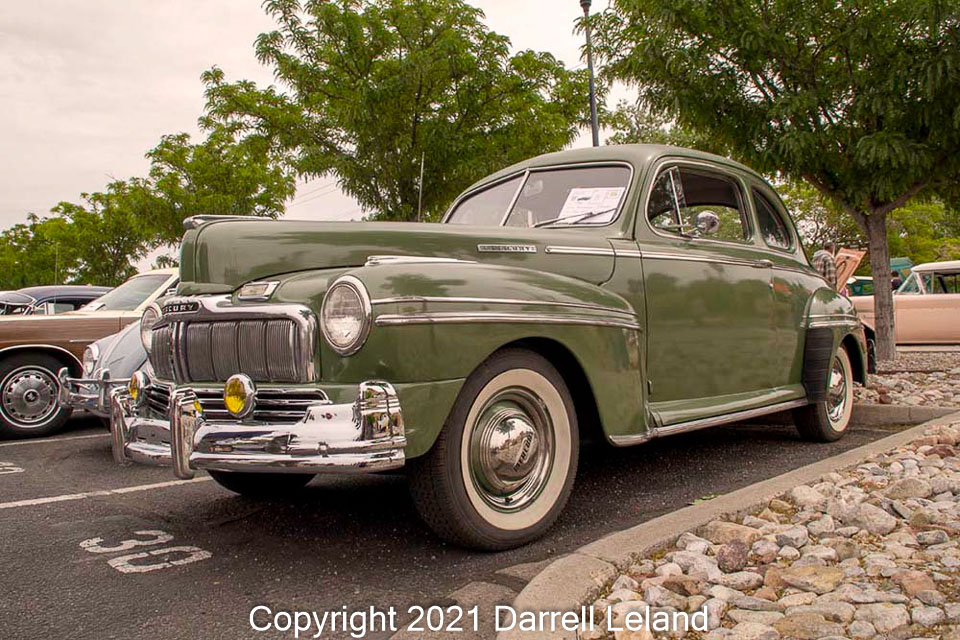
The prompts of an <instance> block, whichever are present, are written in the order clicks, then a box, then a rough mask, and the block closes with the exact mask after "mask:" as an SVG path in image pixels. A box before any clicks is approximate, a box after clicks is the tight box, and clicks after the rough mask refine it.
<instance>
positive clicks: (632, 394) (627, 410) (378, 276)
mask: <svg viewBox="0 0 960 640" xmlns="http://www.w3.org/2000/svg"><path fill="white" fill-rule="evenodd" d="M342 273H349V274H350V275H352V276H354V277H356V278H358V279H359V280H360V281H361V282H363V283H364V285H365V286H366V288H367V290H368V292H369V295H370V298H371V303H372V304H371V306H372V309H373V327H372V329H371V331H370V335H369V337H368V338H367V341H366V343H365V344H364V345H363V347H362V348H361V349H360V350H359V351H358V352H357V353H355V354H353V355H351V356H348V357H340V356H338V355H337V354H336V353H335V352H333V351H332V350H331V349H330V348H329V347H328V346H327V345H326V344H323V345H321V354H320V359H321V363H322V370H323V376H322V377H323V379H324V381H330V382H333V383H356V382H359V381H362V380H368V379H377V378H381V379H385V380H388V381H390V382H391V383H394V384H396V385H397V387H398V389H400V390H401V391H400V393H401V398H400V400H401V403H402V404H403V402H404V398H403V392H402V389H403V387H404V386H405V385H408V384H416V385H421V384H423V383H428V382H433V383H436V384H437V388H438V393H437V394H436V397H429V400H428V402H427V404H428V405H430V407H429V409H428V408H426V407H425V408H422V409H421V408H420V407H411V406H410V405H409V403H407V404H404V412H405V415H407V423H408V425H409V426H410V429H411V430H412V436H411V434H410V433H408V437H409V439H410V450H408V454H409V455H411V456H413V455H418V454H419V453H422V452H424V451H426V450H427V449H428V448H429V446H430V445H432V443H433V439H434V438H435V437H436V435H437V434H438V433H439V431H440V429H441V428H442V426H443V421H444V420H445V419H446V416H447V415H448V414H449V411H450V409H451V407H452V404H453V401H454V400H455V399H456V394H455V393H450V385H449V382H450V381H459V382H462V381H463V379H465V378H466V377H467V376H469V375H470V373H471V372H473V371H474V370H475V369H476V368H477V367H478V366H479V365H480V364H481V363H482V362H483V361H484V360H486V359H487V358H488V357H489V356H490V355H491V354H492V353H494V352H495V351H497V350H498V349H500V348H502V347H504V346H506V345H511V344H515V343H525V344H538V345H552V346H555V347H556V348H558V349H561V350H563V351H564V352H565V353H566V354H568V355H569V356H572V361H571V360H568V362H570V364H569V368H574V367H578V368H579V371H569V370H568V371H563V370H561V371H560V373H561V374H562V375H564V377H565V379H566V380H567V381H568V386H572V384H573V382H572V381H581V380H585V381H586V384H587V385H589V387H590V389H589V391H590V393H591V395H592V397H593V399H594V401H595V403H596V406H597V408H598V411H599V418H600V421H601V426H602V427H603V428H604V431H605V432H606V433H607V435H616V434H620V433H632V432H633V431H634V430H635V429H636V427H637V425H639V424H643V413H642V401H641V388H642V384H641V379H640V353H639V344H640V341H639V340H638V339H637V333H638V331H639V330H640V326H639V323H638V319H637V315H636V314H635V313H634V311H633V309H632V308H631V306H630V305H629V303H628V302H627V301H626V300H624V299H623V298H622V297H620V296H618V295H616V294H614V293H612V292H610V291H607V290H605V289H602V288H600V287H598V286H596V285H593V284H590V283H586V282H583V281H581V280H576V279H573V278H570V277H566V276H561V275H557V274H553V273H547V272H541V271H536V270H531V269H524V268H518V267H508V266H502V265H490V264H477V263H466V262H449V263H410V264H380V265H369V266H364V267H359V268H354V269H350V270H347V271H344V272H342ZM331 283H332V282H331ZM551 348H552V347H551ZM581 374H582V375H581ZM440 385H445V386H443V388H442V389H441V387H440ZM459 386H460V385H459V384H456V391H459ZM571 391H572V392H573V393H574V394H575V395H576V394H577V393H580V392H582V391H583V389H576V388H572V389H571ZM425 400H427V398H426V397H419V398H418V402H420V403H423V402H424V401H425ZM440 405H442V406H440ZM410 411H414V412H417V414H418V416H417V417H422V418H423V422H422V423H419V424H418V422H417V417H411V416H410Z"/></svg>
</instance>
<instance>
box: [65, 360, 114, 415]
mask: <svg viewBox="0 0 960 640" xmlns="http://www.w3.org/2000/svg"><path fill="white" fill-rule="evenodd" d="M57 378H59V380H60V391H59V393H58V395H57V402H59V403H60V406H61V407H64V408H66V409H83V410H85V411H89V412H90V413H93V414H94V415H98V416H100V417H101V418H107V417H109V416H110V392H111V391H112V390H113V389H116V388H118V387H124V386H126V385H127V383H129V382H130V379H129V378H111V377H110V370H109V369H101V370H100V371H98V372H97V373H96V375H94V377H92V378H71V377H70V370H69V369H67V368H66V367H63V368H62V369H60V371H59V372H57Z"/></svg>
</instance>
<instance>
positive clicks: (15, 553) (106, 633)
mask: <svg viewBox="0 0 960 640" xmlns="http://www.w3.org/2000/svg"><path fill="white" fill-rule="evenodd" d="M889 433H890V431H889V430H883V429H868V428H852V429H851V431H850V433H848V434H847V435H846V437H845V438H844V439H843V440H841V441H840V442H836V443H832V444H814V443H807V442H803V441H801V440H800V439H799V438H798V437H797V435H796V432H795V431H794V429H793V428H792V427H784V426H765V425H736V426H728V427H719V428H715V429H712V430H707V431H700V432H696V433H691V434H686V435H680V436H674V437H672V438H665V439H662V440H657V441H653V442H650V443H648V444H645V445H642V446H639V447H634V448H629V449H614V448H611V447H608V446H606V445H602V444H593V445H588V446H586V447H585V448H584V450H583V451H582V454H581V462H580V469H579V472H578V477H577V483H576V487H575V489H574V493H573V496H572V497H571V500H570V503H569V504H568V506H567V509H566V511H565V513H564V514H563V515H562V516H561V518H560V520H559V522H558V523H557V525H556V526H555V527H554V528H553V529H552V531H551V532H550V533H549V534H548V535H547V536H546V537H545V538H543V539H541V540H539V541H537V542H535V543H533V544H530V545H528V546H525V547H523V548H521V549H516V550H513V551H508V552H503V553H476V552H471V551H466V550H463V549H460V548H457V547H454V546H450V545H447V544H445V543H443V542H442V541H440V540H439V539H438V538H437V537H436V536H434V535H433V533H431V532H430V530H428V529H427V528H426V527H425V526H424V525H423V524H422V523H421V522H420V520H419V518H418V517H417V514H416V512H415V511H414V508H413V504H412V502H411V500H410V498H409V496H408V494H407V488H406V482H405V479H404V477H403V476H402V475H383V476H357V477H347V476H323V477H319V478H317V479H315V480H314V481H313V482H312V483H311V484H310V485H308V487H307V488H306V489H305V490H304V491H303V492H302V493H300V494H297V495H295V496H288V497H278V498H277V499H276V500H269V501H257V500H252V499H248V498H243V497H239V496H235V495H233V494H231V493H229V492H227V491H226V490H224V489H221V488H220V487H219V486H218V485H216V483H214V482H212V481H211V480H210V479H209V478H208V477H206V476H199V477H198V478H197V479H195V480H193V481H189V482H186V483H184V482H177V481H174V478H173V476H172V475H171V474H170V472H169V471H168V470H166V469H156V468H148V467H143V466H137V465H134V466H127V467H121V466H118V465H116V464H115V463H114V462H113V459H112V458H111V455H110V439H109V437H108V436H107V434H106V432H105V431H104V429H103V428H102V427H101V426H100V423H99V422H96V421H92V420H82V419H75V420H74V421H73V422H72V423H71V427H70V429H69V430H67V431H65V432H64V433H62V434H59V435H57V436H55V437H53V438H51V439H45V440H34V441H30V440H25V441H0V594H2V596H0V637H2V638H5V639H7V640H15V639H20V638H31V639H32V638H66V637H69V638H75V639H84V638H97V639H100V638H151V639H157V640H161V639H167V638H170V639H175V638H176V639H179V638H220V637H224V638H226V637H231V638H245V637H257V638H273V637H293V634H292V631H291V632H288V633H283V634H281V633H277V632H275V631H270V632H255V631H254V630H253V629H251V627H250V623H249V615H250V611H251V609H252V608H253V607H255V606H257V605H266V606H268V607H270V608H271V609H272V610H273V611H278V610H287V611H294V610H305V611H317V612H322V611H328V610H335V611H341V610H343V608H344V607H346V608H347V610H349V611H353V610H358V609H361V608H363V607H369V606H370V605H375V606H377V607H378V608H385V607H388V606H390V605H394V606H396V607H397V608H398V609H399V610H401V611H406V610H407V608H408V607H409V606H411V605H421V606H427V605H431V604H444V603H449V600H448V599H447V595H448V594H450V593H451V592H452V591H454V590H456V589H459V588H460V587H463V586H464V585H466V584H468V583H471V582H477V581H492V582H497V581H498V580H500V579H499V578H497V573H496V572H497V571H498V570H500V569H503V568H505V567H509V566H512V565H517V564H520V563H529V562H537V561H542V560H547V559H550V558H552V557H554V556H555V555H557V554H562V553H565V552H568V551H571V550H573V549H575V548H577V547H579V546H581V545H583V544H585V543H587V542H590V541H591V540H594V539H596V538H598V537H600V536H602V535H604V534H606V533H610V532H612V531H616V530H619V529H622V528H625V527H628V526H631V525H634V524H637V523H639V522H642V521H644V520H647V519H650V518H653V517H656V516H658V515H661V514H663V513H666V512H668V511H671V510H674V509H677V508H679V507H682V506H684V505H686V504H688V503H690V502H692V501H694V500H697V499H704V498H709V497H710V496H711V495H716V494H722V493H726V492H729V491H731V490H734V489H737V488H739V487H743V486H746V485H748V484H751V483H753V482H757V481H759V480H763V479H766V478H769V477H772V476H775V475H778V474H780V473H783V472H785V471H787V470H790V469H793V468H796V467H800V466H803V465H805V464H808V463H810V462H814V461H816V460H820V459H822V458H825V457H828V456H831V455H835V454H837V453H840V452H842V451H845V450H847V449H852V448H854V447H857V446H860V445H862V444H865V443H867V442H870V441H873V440H876V439H878V438H881V437H883V436H884V435H887V434H889ZM138 532H139V533H138ZM388 635H389V634H374V635H371V636H369V637H373V638H377V637H387V636H388ZM301 637H302V636H301ZM323 637H349V634H347V633H338V634H327V633H325V634H324V635H323Z"/></svg>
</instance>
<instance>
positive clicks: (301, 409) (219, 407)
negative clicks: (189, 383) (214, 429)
mask: <svg viewBox="0 0 960 640" xmlns="http://www.w3.org/2000/svg"><path fill="white" fill-rule="evenodd" d="M194 392H195V393H196V394H197V400H199V401H200V406H202V407H203V417H204V418H206V419H207V420H214V421H217V422H223V421H235V422H237V423H240V421H239V420H237V419H236V418H234V417H233V416H232V415H230V412H228V411H227V408H226V406H224V404H223V392H222V391H220V390H218V389H194ZM325 401H327V397H326V395H324V393H323V392H322V391H320V390H316V391H311V390H302V389H297V390H288V389H257V405H256V407H255V408H254V410H253V415H252V416H251V417H250V418H248V420H246V421H244V422H247V421H253V422H267V423H270V424H293V423H296V422H300V421H301V420H303V417H304V416H305V415H306V414H307V407H309V406H310V405H312V404H317V403H318V402H325Z"/></svg>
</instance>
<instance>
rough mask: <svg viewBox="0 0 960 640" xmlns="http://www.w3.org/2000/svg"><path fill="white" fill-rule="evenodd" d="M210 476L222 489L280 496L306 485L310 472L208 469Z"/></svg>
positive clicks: (269, 496) (266, 496) (244, 494)
mask: <svg viewBox="0 0 960 640" xmlns="http://www.w3.org/2000/svg"><path fill="white" fill-rule="evenodd" d="M209 473H210V477H211V478H213V479H214V480H215V481H216V483H217V484H219V485H220V486H221V487H223V488H224V489H229V490H230V491H233V492H234V493H239V494H240V495H242V496H247V497H249V498H282V497H284V496H285V495H288V494H290V493H294V492H296V491H299V490H300V489H303V488H304V487H305V486H307V483H308V482H310V481H311V480H313V474H312V473H242V472H239V471H210V472H209Z"/></svg>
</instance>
